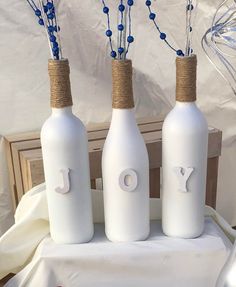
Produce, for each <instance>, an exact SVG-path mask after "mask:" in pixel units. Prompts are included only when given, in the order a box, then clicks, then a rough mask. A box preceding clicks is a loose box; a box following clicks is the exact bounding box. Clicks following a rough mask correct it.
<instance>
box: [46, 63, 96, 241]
mask: <svg viewBox="0 0 236 287" xmlns="http://www.w3.org/2000/svg"><path fill="white" fill-rule="evenodd" d="M48 67H49V76H50V85H51V107H52V114H51V116H50V117H49V118H48V119H47V121H46V122H45V123H44V125H43V127H42V131H41V143H42V152H43V163H44V173H45V181H46V189H47V201H48V210H49V221H50V233H51V237H52V239H53V240H54V241H55V242H56V243H62V244H70V243H71V244H73V243H84V242H88V241H90V240H91V238H92V236H93V218H92V203H91V190H90V172H89V158H88V148H87V145H88V144H87V133H86V129H85V127H84V125H83V123H82V122H81V121H80V120H79V119H78V118H77V117H76V116H74V115H73V113H72V105H73V104H72V97H71V88H70V78H69V72H70V70H69V62H68V60H66V59H65V60H49V65H48Z"/></svg>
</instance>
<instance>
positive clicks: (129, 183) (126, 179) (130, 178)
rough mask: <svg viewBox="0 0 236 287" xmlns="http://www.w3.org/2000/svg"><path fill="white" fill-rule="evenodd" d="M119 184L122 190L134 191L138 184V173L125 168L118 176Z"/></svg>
mask: <svg viewBox="0 0 236 287" xmlns="http://www.w3.org/2000/svg"><path fill="white" fill-rule="evenodd" d="M119 186H120V188H121V189H122V190H124V191H134V190H135V189H136V188H137V186H138V175H137V173H136V171H135V170H133V169H130V168H129V169H126V170H124V171H122V172H121V174H120V176H119Z"/></svg>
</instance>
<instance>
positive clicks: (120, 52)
mask: <svg viewBox="0 0 236 287" xmlns="http://www.w3.org/2000/svg"><path fill="white" fill-rule="evenodd" d="M126 1H127V2H126ZM101 2H102V5H103V13H105V14H106V15H107V30H106V36H107V37H108V38H109V42H110V48H111V57H112V58H116V57H118V59H119V60H125V59H126V56H127V54H128V51H129V47H130V44H131V43H133V42H134V37H133V36H132V35H131V32H132V29H131V6H133V5H134V0H120V1H119V5H118V14H117V30H118V32H117V52H116V51H115V50H114V49H113V44H112V36H113V33H112V31H111V25H110V14H109V8H108V7H107V6H106V3H105V0H101ZM125 2H126V3H127V4H125ZM127 27H128V28H127ZM127 31H128V37H127Z"/></svg>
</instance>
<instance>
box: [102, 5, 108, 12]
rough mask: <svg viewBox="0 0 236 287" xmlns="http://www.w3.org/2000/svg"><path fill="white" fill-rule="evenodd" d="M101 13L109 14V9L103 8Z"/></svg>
mask: <svg viewBox="0 0 236 287" xmlns="http://www.w3.org/2000/svg"><path fill="white" fill-rule="evenodd" d="M103 13H105V14H108V13H109V8H108V7H106V6H105V7H103Z"/></svg>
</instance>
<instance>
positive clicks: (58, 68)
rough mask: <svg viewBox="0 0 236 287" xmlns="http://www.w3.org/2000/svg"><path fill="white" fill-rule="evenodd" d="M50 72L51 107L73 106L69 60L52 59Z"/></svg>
mask: <svg viewBox="0 0 236 287" xmlns="http://www.w3.org/2000/svg"><path fill="white" fill-rule="evenodd" d="M48 72H49V77H50V87H51V107H52V108H58V109H59V108H65V107H68V106H72V105H73V102H72V96H71V87H70V67H69V61H68V60H67V59H63V60H52V59H50V60H49V61H48Z"/></svg>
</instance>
